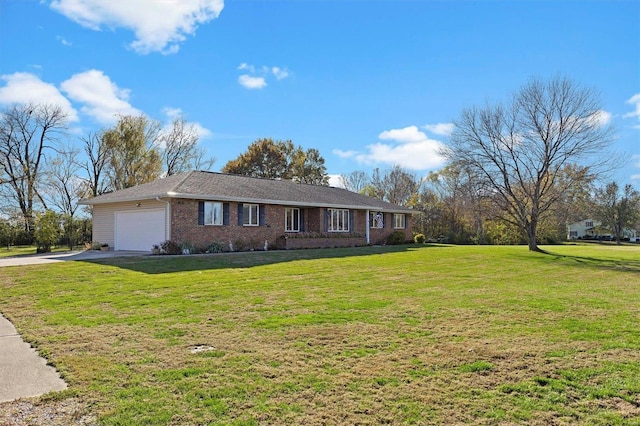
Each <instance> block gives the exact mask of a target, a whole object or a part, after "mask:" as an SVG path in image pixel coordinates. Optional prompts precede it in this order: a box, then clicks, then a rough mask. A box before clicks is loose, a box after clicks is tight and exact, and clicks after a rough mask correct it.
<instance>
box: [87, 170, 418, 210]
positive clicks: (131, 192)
mask: <svg viewBox="0 0 640 426" xmlns="http://www.w3.org/2000/svg"><path fill="white" fill-rule="evenodd" d="M156 198H187V199H197V200H215V201H235V202H243V203H261V204H281V205H289V206H299V207H331V208H350V209H363V210H364V209H366V210H376V211H385V212H395V213H413V210H411V209H408V208H406V207H402V206H397V205H395V204H391V203H387V202H386V201H382V200H379V199H377V198H372V197H368V196H366V195H362V194H358V193H355V192H351V191H347V190H346V189H342V188H334V187H331V186H320V185H308V184H303V183H295V182H291V181H288V180H277V179H263V178H255V177H249V176H239V175H229V174H224V173H214V172H202V171H193V172H187V173H182V174H179V175H174V176H169V177H166V178H163V179H158V180H156V181H153V182H149V183H145V184H143V185H138V186H135V187H132V188H127V189H122V190H120V191H115V192H111V193H108V194H103V195H99V196H97V197H95V198H90V199H86V200H83V201H82V202H81V204H86V205H96V204H107V203H118V202H125V201H141V200H150V199H156Z"/></svg>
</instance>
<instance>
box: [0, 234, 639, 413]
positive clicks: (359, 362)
mask: <svg viewBox="0 0 640 426" xmlns="http://www.w3.org/2000/svg"><path fill="white" fill-rule="evenodd" d="M545 249H546V250H548V251H549V252H550V254H539V253H530V252H528V251H527V249H526V247H477V246H467V247H456V246H445V245H441V246H424V247H411V246H407V247H369V248H358V249H340V250H338V249H336V250H303V251H295V252H259V253H245V254H237V255H236V254H234V255H212V256H188V257H187V256H185V257H175V258H167V257H151V258H120V259H108V260H107V259H105V260H101V261H95V262H65V263H59V264H53V265H41V266H29V267H20V268H14V267H12V268H2V269H0V306H1V308H0V309H1V310H2V313H3V314H4V315H5V316H7V317H8V318H10V319H11V320H12V321H13V322H14V324H15V325H16V327H17V328H18V330H19V331H20V332H21V333H22V334H23V336H24V337H25V338H26V339H27V340H29V341H30V342H32V344H34V346H36V347H37V348H38V350H39V351H40V352H41V353H43V354H44V355H46V357H47V358H48V360H49V361H50V362H51V363H52V364H54V365H55V366H56V367H57V368H58V369H59V371H60V372H61V373H62V374H63V376H64V378H65V379H66V380H67V382H68V383H69V384H70V390H68V391H65V392H66V393H63V394H61V396H60V397H58V398H52V397H49V398H48V400H54V401H58V400H63V401H64V399H65V398H69V399H74V400H79V401H81V402H82V404H84V406H86V407H87V410H88V411H90V412H92V413H94V414H95V415H96V416H97V417H98V419H99V422H100V423H101V424H104V425H127V424H137V425H144V424H147V425H154V424H214V425H215V424H233V425H254V424H255V425H257V424H307V425H314V424H317V425H320V424H443V423H447V424H456V423H457V424H469V423H471V424H540V425H543V424H545V425H546V424H596V425H597V424H601V425H609V424H614V425H615V424H618V425H627V424H630V425H633V424H635V425H638V424H640V420H638V419H640V359H639V358H638V353H639V351H640V327H639V326H638V324H639V323H640V322H639V321H640V247H637V246H621V247H618V246H596V245H575V246H553V247H545Z"/></svg>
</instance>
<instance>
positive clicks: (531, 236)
mask: <svg viewBox="0 0 640 426" xmlns="http://www.w3.org/2000/svg"><path fill="white" fill-rule="evenodd" d="M537 230H538V224H537V223H536V222H535V221H531V223H529V224H527V240H528V241H529V251H535V252H539V253H541V252H542V250H541V249H540V247H538V242H537V241H536V233H537Z"/></svg>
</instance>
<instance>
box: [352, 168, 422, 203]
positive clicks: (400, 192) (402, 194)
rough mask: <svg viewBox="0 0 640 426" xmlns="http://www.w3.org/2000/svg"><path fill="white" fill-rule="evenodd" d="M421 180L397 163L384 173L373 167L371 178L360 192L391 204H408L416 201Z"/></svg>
mask: <svg viewBox="0 0 640 426" xmlns="http://www.w3.org/2000/svg"><path fill="white" fill-rule="evenodd" d="M420 186H421V181H420V179H418V178H417V177H416V175H415V173H411V172H409V171H407V170H405V169H403V168H402V167H400V166H399V165H395V166H393V167H392V168H391V169H390V170H386V171H385V172H384V175H381V174H380V170H379V169H377V168H376V169H374V170H373V173H372V174H371V180H370V181H369V184H368V185H366V186H365V187H364V188H363V190H362V192H363V193H364V194H365V195H368V196H370V197H374V198H380V199H382V200H385V201H388V202H390V203H393V204H397V205H401V206H410V205H412V204H413V203H414V202H416V201H417V198H418V196H419V192H420Z"/></svg>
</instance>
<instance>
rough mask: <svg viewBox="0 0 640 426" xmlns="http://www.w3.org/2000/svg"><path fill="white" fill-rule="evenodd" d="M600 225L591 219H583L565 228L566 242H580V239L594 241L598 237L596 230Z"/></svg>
mask: <svg viewBox="0 0 640 426" xmlns="http://www.w3.org/2000/svg"><path fill="white" fill-rule="evenodd" d="M600 225H601V223H600V222H599V221H597V220H593V219H585V220H581V221H580V222H575V223H572V224H570V225H569V226H567V239H568V240H582V239H585V237H586V239H589V238H593V239H595V238H596V237H597V236H598V233H597V231H596V228H597V227H599V226H600Z"/></svg>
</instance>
